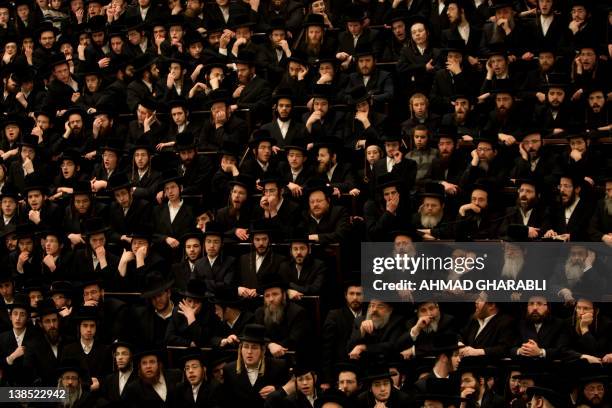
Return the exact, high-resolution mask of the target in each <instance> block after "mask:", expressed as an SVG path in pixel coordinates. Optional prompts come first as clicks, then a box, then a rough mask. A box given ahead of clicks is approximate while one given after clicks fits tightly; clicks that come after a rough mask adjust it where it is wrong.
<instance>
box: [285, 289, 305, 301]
mask: <svg viewBox="0 0 612 408" xmlns="http://www.w3.org/2000/svg"><path fill="white" fill-rule="evenodd" d="M287 295H289V299H291V300H300V299H302V296H304V294H303V293H302V292H298V291H297V290H294V289H288V290H287Z"/></svg>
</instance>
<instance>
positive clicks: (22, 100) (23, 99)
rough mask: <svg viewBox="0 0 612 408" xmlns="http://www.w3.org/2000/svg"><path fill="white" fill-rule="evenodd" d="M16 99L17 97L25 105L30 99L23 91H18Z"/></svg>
mask: <svg viewBox="0 0 612 408" xmlns="http://www.w3.org/2000/svg"><path fill="white" fill-rule="evenodd" d="M15 99H17V102H19V103H20V104H21V105H22V106H23V107H27V106H28V100H27V99H26V97H25V95H24V94H23V92H21V91H19V92H17V95H15Z"/></svg>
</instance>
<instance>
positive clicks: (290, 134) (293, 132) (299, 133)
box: [261, 119, 306, 147]
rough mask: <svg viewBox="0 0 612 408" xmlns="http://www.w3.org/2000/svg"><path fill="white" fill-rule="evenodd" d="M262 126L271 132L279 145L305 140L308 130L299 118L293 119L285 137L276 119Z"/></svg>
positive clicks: (293, 143)
mask: <svg viewBox="0 0 612 408" xmlns="http://www.w3.org/2000/svg"><path fill="white" fill-rule="evenodd" d="M261 128H262V129H265V130H267V131H269V132H270V135H271V136H272V137H273V138H274V139H275V140H276V145H277V146H279V147H283V146H285V145H295V143H296V142H298V141H300V140H303V139H304V132H305V130H306V129H305V127H304V124H303V123H301V122H300V121H298V120H297V119H291V122H290V123H289V129H287V133H286V134H285V137H284V138H283V135H282V133H281V130H280V127H279V126H278V122H277V120H276V119H274V120H272V121H271V122H268V123H266V124H264V125H263V126H262V127H261Z"/></svg>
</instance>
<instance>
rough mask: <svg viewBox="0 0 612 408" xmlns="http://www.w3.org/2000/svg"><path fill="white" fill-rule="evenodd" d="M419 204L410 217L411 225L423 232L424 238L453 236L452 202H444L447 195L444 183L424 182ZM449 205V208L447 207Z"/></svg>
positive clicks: (448, 237) (447, 237)
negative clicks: (415, 211)
mask: <svg viewBox="0 0 612 408" xmlns="http://www.w3.org/2000/svg"><path fill="white" fill-rule="evenodd" d="M421 198H422V201H421V205H420V206H419V208H418V210H417V213H416V214H414V216H413V218H412V225H415V226H416V228H417V230H418V231H419V232H421V233H423V239H424V240H432V239H450V238H452V236H453V227H452V221H451V220H452V218H451V216H450V214H451V212H452V211H453V208H452V203H451V205H450V206H449V204H448V203H447V202H446V198H447V195H446V194H445V192H444V185H442V184H438V183H428V184H425V191H424V192H423V193H422V194H421ZM448 207H450V208H448Z"/></svg>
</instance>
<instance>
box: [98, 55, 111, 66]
mask: <svg viewBox="0 0 612 408" xmlns="http://www.w3.org/2000/svg"><path fill="white" fill-rule="evenodd" d="M110 62H111V59H110V58H109V57H104V58H102V59H101V60H100V61H98V66H99V67H100V68H106V67H108V66H109V65H110Z"/></svg>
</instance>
